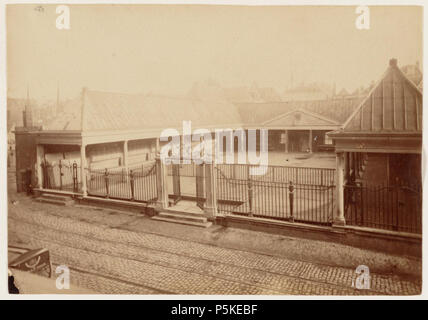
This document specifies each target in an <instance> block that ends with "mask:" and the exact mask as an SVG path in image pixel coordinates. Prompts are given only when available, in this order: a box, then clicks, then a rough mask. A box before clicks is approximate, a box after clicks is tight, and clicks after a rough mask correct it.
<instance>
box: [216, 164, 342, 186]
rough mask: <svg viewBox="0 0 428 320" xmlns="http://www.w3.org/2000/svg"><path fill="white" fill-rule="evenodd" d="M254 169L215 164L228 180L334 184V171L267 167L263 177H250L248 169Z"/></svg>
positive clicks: (236, 165) (243, 165)
mask: <svg viewBox="0 0 428 320" xmlns="http://www.w3.org/2000/svg"><path fill="white" fill-rule="evenodd" d="M250 167H252V168H256V166H253V165H246V164H217V168H218V169H219V170H220V171H221V173H222V175H223V176H224V177H226V178H229V179H238V180H239V179H242V180H247V179H251V180H257V181H267V182H289V181H292V182H293V183H294V184H296V185H297V184H298V185H321V186H331V185H334V184H335V183H336V180H335V179H336V169H330V168H309V167H285V166H271V165H269V166H267V167H266V168H265V169H266V173H265V174H263V175H250V171H249V168H250Z"/></svg>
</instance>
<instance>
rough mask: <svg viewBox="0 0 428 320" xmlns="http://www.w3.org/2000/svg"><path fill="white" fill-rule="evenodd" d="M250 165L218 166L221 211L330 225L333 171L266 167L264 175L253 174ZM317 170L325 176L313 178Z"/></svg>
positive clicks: (332, 201)
mask: <svg viewBox="0 0 428 320" xmlns="http://www.w3.org/2000/svg"><path fill="white" fill-rule="evenodd" d="M250 168H251V166H248V165H229V164H222V165H217V167H216V179H217V200H218V210H219V211H220V212H223V213H226V214H236V215H245V216H255V217H263V218H270V219H279V220H288V221H295V222H304V223H314V224H325V225H328V224H331V222H332V217H333V207H334V200H335V199H334V197H335V192H334V190H335V186H334V184H333V181H334V179H331V178H332V177H334V172H333V173H332V172H331V171H332V170H330V169H318V168H317V169H314V170H307V169H313V168H287V167H268V171H267V174H266V175H264V176H252V175H251V174H250ZM288 169H290V170H288ZM316 172H317V173H318V174H319V175H320V176H322V177H325V179H324V178H323V179H321V178H320V177H315V176H314V174H315V173H316ZM321 172H322V173H321ZM299 178H300V179H301V180H299ZM293 179H294V180H297V181H298V183H297V182H296V181H293ZM328 181H330V182H329V183H328ZM308 182H313V183H314V184H309V183H308ZM315 182H318V183H319V184H315Z"/></svg>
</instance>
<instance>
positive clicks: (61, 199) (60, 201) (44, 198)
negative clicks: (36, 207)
mask: <svg viewBox="0 0 428 320" xmlns="http://www.w3.org/2000/svg"><path fill="white" fill-rule="evenodd" d="M36 201H37V202H42V203H49V204H56V205H59V206H70V205H73V204H74V200H73V199H72V198H71V197H70V196H63V195H58V194H49V193H44V194H42V195H41V196H40V197H38V198H36Z"/></svg>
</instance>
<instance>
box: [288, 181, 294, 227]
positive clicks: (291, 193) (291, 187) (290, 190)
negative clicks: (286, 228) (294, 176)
mask: <svg viewBox="0 0 428 320" xmlns="http://www.w3.org/2000/svg"><path fill="white" fill-rule="evenodd" d="M288 198H289V205H290V222H294V214H293V209H294V185H293V181H290V185H289V186H288Z"/></svg>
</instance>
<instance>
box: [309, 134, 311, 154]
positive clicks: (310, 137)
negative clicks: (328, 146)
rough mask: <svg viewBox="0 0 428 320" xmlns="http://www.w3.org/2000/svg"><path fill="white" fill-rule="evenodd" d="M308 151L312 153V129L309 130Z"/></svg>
mask: <svg viewBox="0 0 428 320" xmlns="http://www.w3.org/2000/svg"><path fill="white" fill-rule="evenodd" d="M309 152H310V153H312V130H309Z"/></svg>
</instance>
